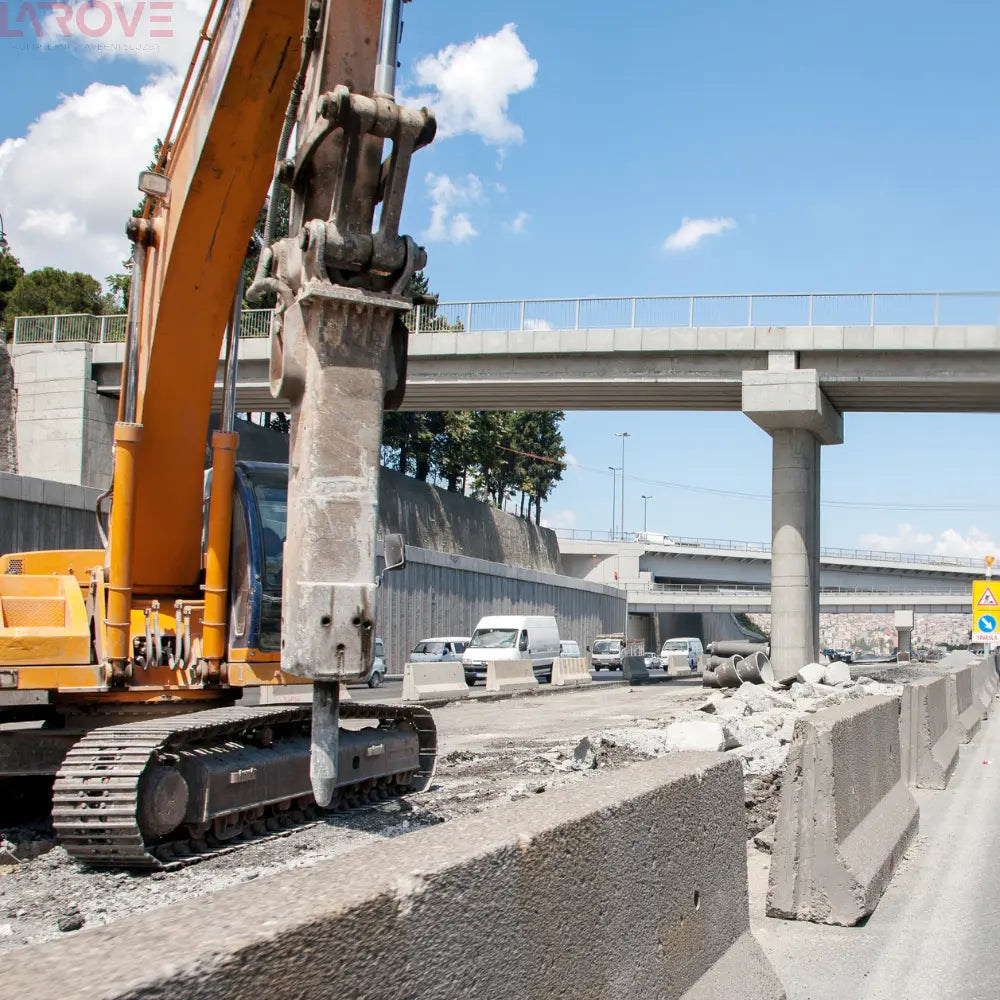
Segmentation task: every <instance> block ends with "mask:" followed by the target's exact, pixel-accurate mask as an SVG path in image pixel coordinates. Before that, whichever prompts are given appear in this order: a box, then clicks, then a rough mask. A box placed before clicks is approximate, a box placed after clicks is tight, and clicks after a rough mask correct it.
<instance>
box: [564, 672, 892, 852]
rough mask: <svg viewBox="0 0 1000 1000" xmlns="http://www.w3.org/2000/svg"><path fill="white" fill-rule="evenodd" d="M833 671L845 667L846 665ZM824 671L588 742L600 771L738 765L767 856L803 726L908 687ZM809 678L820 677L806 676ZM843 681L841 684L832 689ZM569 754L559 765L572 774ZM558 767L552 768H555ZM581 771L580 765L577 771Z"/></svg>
mask: <svg viewBox="0 0 1000 1000" xmlns="http://www.w3.org/2000/svg"><path fill="white" fill-rule="evenodd" d="M834 666H837V667H840V666H842V665H841V664H836V665H834ZM827 671H830V668H826V667H824V668H823V674H822V675H821V676H820V679H818V680H816V681H815V682H804V681H801V680H795V681H794V682H793V683H792V684H791V686H790V687H787V688H786V687H784V686H783V685H781V684H777V683H774V682H772V683H770V684H764V683H761V684H743V685H741V686H740V687H735V688H722V689H720V690H718V691H713V692H711V693H710V694H708V695H707V697H706V698H705V699H704V700H703V701H702V702H701V703H700V704H693V705H691V706H690V707H688V708H687V709H686V710H682V711H680V712H679V713H678V714H677V715H675V716H673V717H671V718H664V719H659V720H650V719H646V720H639V719H636V720H635V722H634V723H633V724H631V725H625V726H620V727H615V728H613V729H605V730H602V731H601V732H600V733H596V734H594V735H591V736H590V737H589V738H588V740H587V741H586V742H588V746H590V747H594V748H595V749H597V754H596V762H597V763H596V766H600V764H601V762H602V759H603V754H606V753H608V751H609V748H618V749H620V750H621V751H625V752H627V753H628V754H629V755H633V756H639V757H661V756H665V755H668V754H673V753H685V752H691V751H710V752H725V753H729V754H731V755H732V756H733V757H736V758H738V759H739V761H740V764H741V766H742V769H743V776H744V785H745V796H746V809H747V837H748V839H753V838H754V837H755V836H756V835H757V834H760V833H761V832H762V831H764V833H765V835H764V836H763V837H762V838H760V839H757V840H756V844H757V846H758V847H759V848H760V849H761V850H768V846H769V839H768V836H767V835H766V828H767V827H769V826H770V825H771V824H772V823H773V822H774V820H775V817H776V815H777V809H778V798H779V795H780V791H781V776H782V774H783V772H784V769H785V763H786V759H787V757H788V752H789V748H790V746H791V744H792V742H793V740H794V737H795V724H796V722H797V721H798V720H799V719H807V718H811V717H812V716H813V715H815V714H816V713H817V712H820V711H823V710H824V709H827V708H832V707H835V706H838V705H841V704H843V703H845V702H850V701H853V700H854V699H858V698H864V697H867V696H869V695H894V696H898V695H900V694H901V692H902V690H903V686H902V685H901V684H886V683H882V682H879V681H876V680H873V679H872V678H870V677H860V678H858V679H857V680H852V679H851V677H850V674H849V671H848V674H847V676H846V678H844V677H843V675H842V674H841V672H840V671H830V672H829V673H827ZM804 676H813V674H812V673H810V672H808V671H807V672H806V673H805V674H804ZM828 680H836V681H837V683H836V684H830V683H827V681H828ZM574 765H575V761H573V760H572V758H570V754H569V751H568V748H567V750H566V751H565V752H564V754H563V756H562V759H561V760H560V761H559V762H558V763H557V764H556V765H555V766H556V767H559V768H560V769H562V768H566V769H573V768H574ZM550 766H552V765H550ZM575 766H579V765H575Z"/></svg>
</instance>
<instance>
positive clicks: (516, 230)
mask: <svg viewBox="0 0 1000 1000" xmlns="http://www.w3.org/2000/svg"><path fill="white" fill-rule="evenodd" d="M530 218H531V216H530V215H528V213H527V212H518V213H517V215H515V216H514V218H513V219H511V220H510V222H508V223H507V228H508V229H509V230H510V232H512V233H513V234H514V235H515V236H520V235H521V234H522V233H523V232H524V231H525V230H526V229H527V228H528V220H529V219H530Z"/></svg>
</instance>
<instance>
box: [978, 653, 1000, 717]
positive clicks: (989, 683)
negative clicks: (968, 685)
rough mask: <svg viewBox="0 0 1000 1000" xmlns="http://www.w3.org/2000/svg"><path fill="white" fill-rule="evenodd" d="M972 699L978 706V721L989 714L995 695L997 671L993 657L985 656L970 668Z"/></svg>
mask: <svg viewBox="0 0 1000 1000" xmlns="http://www.w3.org/2000/svg"><path fill="white" fill-rule="evenodd" d="M972 679H973V689H974V697H975V700H976V702H977V704H978V705H979V715H980V719H982V720H983V721H985V720H986V718H987V717H988V716H989V714H990V705H992V704H993V699H994V698H995V697H996V694H997V671H996V658H995V656H987V657H986V658H985V659H984V660H980V661H979V662H978V663H975V664H973V666H972Z"/></svg>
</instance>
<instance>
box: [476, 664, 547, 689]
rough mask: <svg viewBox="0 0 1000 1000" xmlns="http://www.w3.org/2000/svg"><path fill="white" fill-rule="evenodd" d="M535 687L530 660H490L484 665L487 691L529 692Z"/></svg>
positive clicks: (536, 681)
mask: <svg viewBox="0 0 1000 1000" xmlns="http://www.w3.org/2000/svg"><path fill="white" fill-rule="evenodd" d="M537 687H538V678H537V677H536V676H535V671H534V669H533V668H532V666H531V660H490V661H489V662H488V663H487V664H486V690H487V691H529V690H532V689H533V688H537Z"/></svg>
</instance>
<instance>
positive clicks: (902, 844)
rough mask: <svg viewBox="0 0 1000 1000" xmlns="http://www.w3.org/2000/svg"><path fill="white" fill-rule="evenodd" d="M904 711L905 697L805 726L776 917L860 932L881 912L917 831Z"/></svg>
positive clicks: (782, 824) (774, 876) (780, 832)
mask: <svg viewBox="0 0 1000 1000" xmlns="http://www.w3.org/2000/svg"><path fill="white" fill-rule="evenodd" d="M899 711H900V700H899V698H882V697H872V698H859V699H857V700H855V701H849V702H845V703H844V704H842V705H839V706H837V707H836V708H830V709H827V710H825V711H822V712H817V713H816V714H815V715H814V716H812V717H811V718H808V719H800V720H799V721H798V722H796V724H795V737H794V740H793V742H792V747H791V750H790V751H789V754H788V763H787V765H786V770H785V774H784V777H783V779H782V785H781V804H780V806H779V809H778V819H777V822H776V825H775V837H774V848H773V851H772V855H771V872H770V876H769V882H768V892H767V913H768V916H771V917H784V918H787V919H790V920H811V921H814V922H816V923H824V924H841V925H844V926H852V925H854V924H856V923H857V922H858V921H859V920H861V919H862V918H863V917H865V916H867V915H868V914H869V913H871V912H872V911H873V910H874V909H875V907H876V905H877V904H878V901H879V899H881V897H882V894H883V892H885V889H886V886H888V884H889V882H890V880H891V879H892V876H893V873H894V872H895V870H896V865H897V864H898V863H899V861H900V859H901V858H902V856H903V854H904V853H905V851H906V848H907V847H908V845H909V843H910V841H911V840H912V839H913V836H914V834H915V833H916V831H917V822H918V814H919V811H918V809H917V804H916V802H915V801H914V799H913V796H912V795H911V794H910V790H909V788H908V787H907V786H906V784H905V783H904V781H903V780H902V771H901V767H900V747H899Z"/></svg>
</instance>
